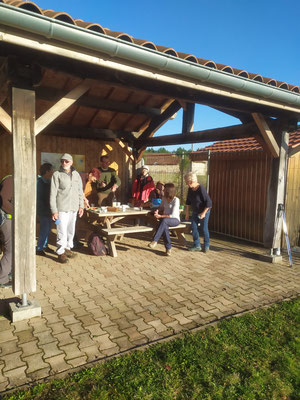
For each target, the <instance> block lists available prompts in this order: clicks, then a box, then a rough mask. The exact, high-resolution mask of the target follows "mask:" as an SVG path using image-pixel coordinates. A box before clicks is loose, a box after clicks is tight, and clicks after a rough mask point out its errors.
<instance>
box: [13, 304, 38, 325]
mask: <svg viewBox="0 0 300 400" xmlns="http://www.w3.org/2000/svg"><path fill="white" fill-rule="evenodd" d="M9 309H10V315H11V320H12V322H17V321H23V320H24V319H29V318H33V317H40V316H41V315H42V309H41V306H40V304H39V302H38V301H37V300H35V299H33V300H30V305H28V306H26V307H20V306H18V305H17V304H16V303H9Z"/></svg>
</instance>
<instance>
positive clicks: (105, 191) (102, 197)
mask: <svg viewBox="0 0 300 400" xmlns="http://www.w3.org/2000/svg"><path fill="white" fill-rule="evenodd" d="M109 164H110V161H109V157H108V156H107V155H105V156H101V157H100V167H98V169H99V171H100V172H101V178H100V179H99V180H98V181H97V193H98V205H99V206H110V205H111V203H112V196H110V195H115V192H116V190H117V189H118V187H119V186H120V185H121V179H120V178H119V177H118V175H117V172H116V170H115V169H113V168H110V166H109Z"/></svg>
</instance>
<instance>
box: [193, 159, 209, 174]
mask: <svg viewBox="0 0 300 400" xmlns="http://www.w3.org/2000/svg"><path fill="white" fill-rule="evenodd" d="M191 171H192V172H194V173H195V174H197V175H206V174H207V162H206V161H202V162H201V161H199V162H194V161H192V162H191Z"/></svg>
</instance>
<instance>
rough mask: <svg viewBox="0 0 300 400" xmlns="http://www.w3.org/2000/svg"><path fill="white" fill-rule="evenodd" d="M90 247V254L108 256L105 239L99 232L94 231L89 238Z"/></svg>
mask: <svg viewBox="0 0 300 400" xmlns="http://www.w3.org/2000/svg"><path fill="white" fill-rule="evenodd" d="M88 248H89V252H90V254H92V255H94V256H106V255H107V250H106V247H105V245H104V243H103V240H102V239H101V237H100V236H99V234H98V233H96V232H92V233H91V234H90V236H89V238H88Z"/></svg>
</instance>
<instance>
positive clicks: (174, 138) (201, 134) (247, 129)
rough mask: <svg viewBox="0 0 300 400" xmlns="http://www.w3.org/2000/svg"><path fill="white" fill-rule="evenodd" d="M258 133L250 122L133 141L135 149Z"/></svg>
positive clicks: (201, 141)
mask: <svg viewBox="0 0 300 400" xmlns="http://www.w3.org/2000/svg"><path fill="white" fill-rule="evenodd" d="M257 134H259V130H258V128H257V126H256V124H255V123H254V122H252V123H250V124H242V125H233V126H226V127H223V128H216V129H207V130H204V131H197V132H192V133H189V134H186V135H182V134H181V133H180V134H175V135H166V136H158V137H152V138H148V139H145V140H143V141H140V139H138V140H137V141H136V143H135V147H136V148H137V149H140V148H144V147H148V146H151V147H152V146H169V145H177V144H189V143H205V142H215V141H219V140H230V139H238V138H241V137H251V136H254V135H257Z"/></svg>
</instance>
